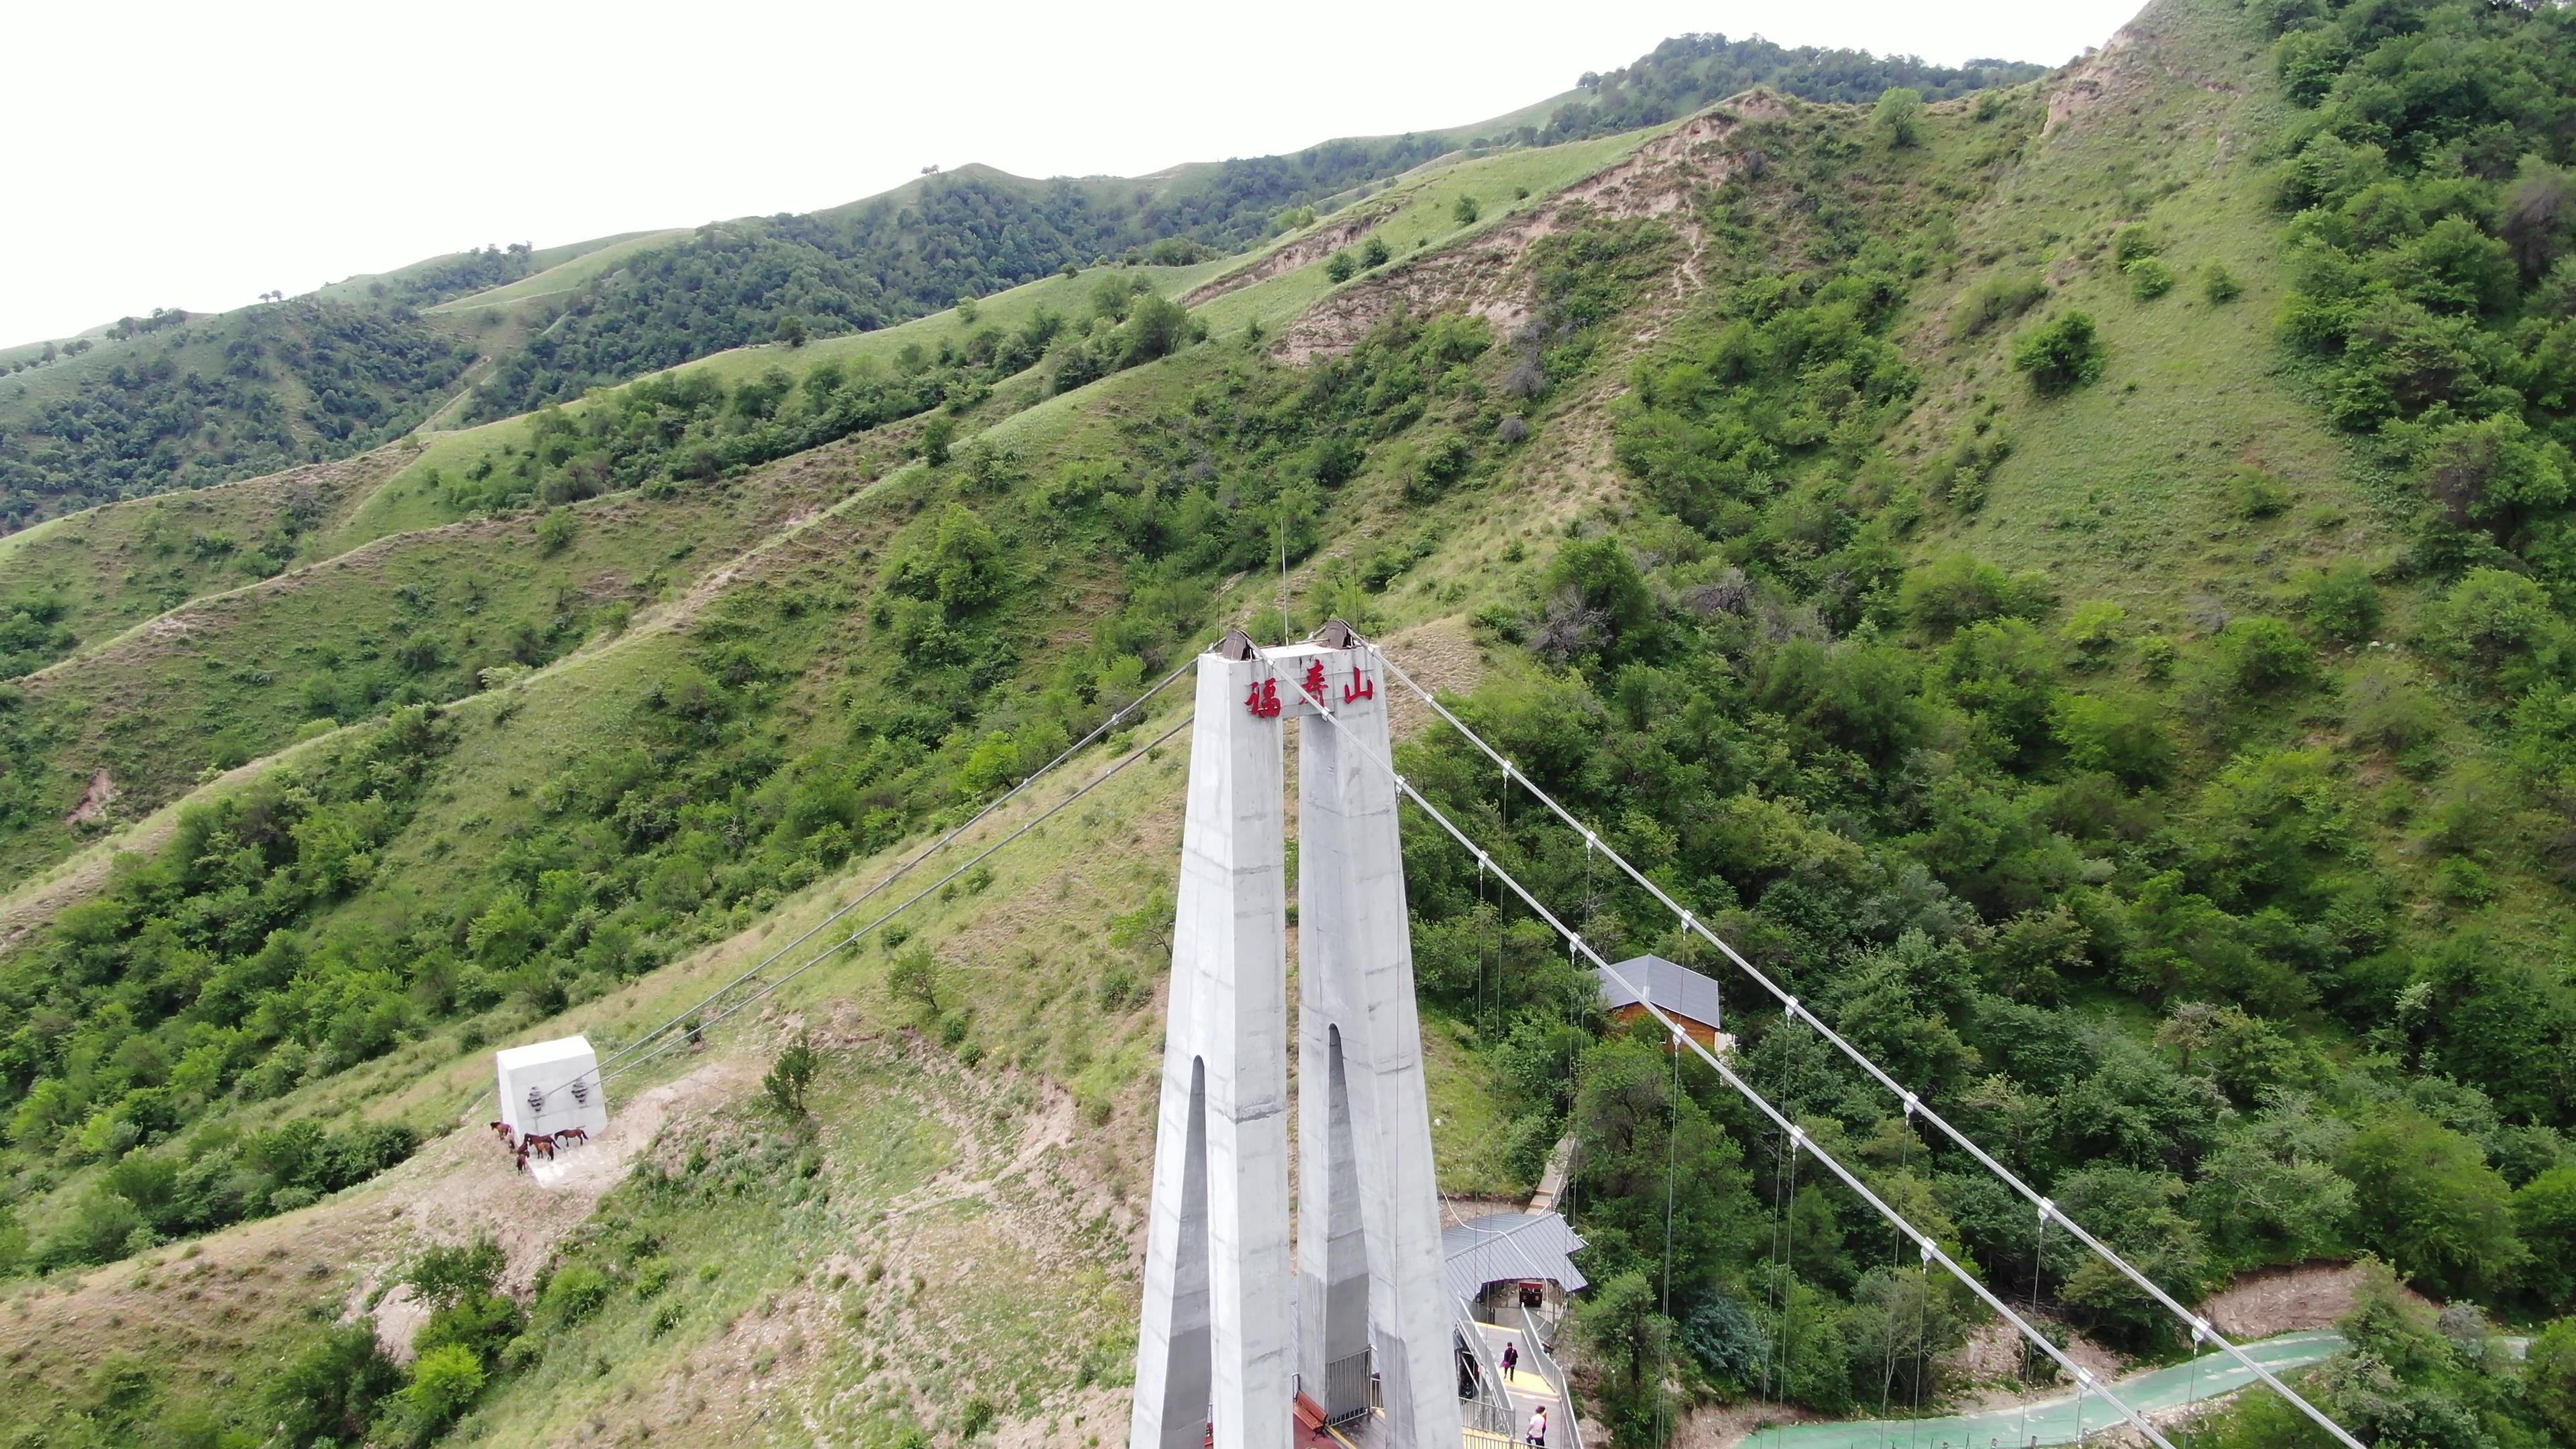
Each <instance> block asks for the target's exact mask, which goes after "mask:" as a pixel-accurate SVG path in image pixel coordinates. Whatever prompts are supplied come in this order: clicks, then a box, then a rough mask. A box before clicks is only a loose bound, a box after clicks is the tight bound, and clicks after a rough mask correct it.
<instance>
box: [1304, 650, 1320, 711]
mask: <svg viewBox="0 0 2576 1449" xmlns="http://www.w3.org/2000/svg"><path fill="white" fill-rule="evenodd" d="M1306 697H1307V698H1308V699H1311V700H1313V701H1314V702H1315V703H1317V704H1322V703H1323V702H1324V661H1323V660H1321V659H1309V660H1307V661H1306Z"/></svg>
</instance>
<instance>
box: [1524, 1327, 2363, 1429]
mask: <svg viewBox="0 0 2576 1449" xmlns="http://www.w3.org/2000/svg"><path fill="white" fill-rule="evenodd" d="M2343 1346H2344V1340H2343V1335H2342V1334H2339V1333H2327V1332H2317V1333H2285V1334H2282V1335H2281V1336H2279V1337H2278V1338H2267V1339H2264V1340H2262V1341H2260V1342H2258V1343H2248V1344H2241V1345H2239V1347H2241V1348H2243V1349H2244V1350H2245V1352H2246V1353H2247V1354H2248V1355H2249V1356H2251V1357H2252V1358H2253V1359H2254V1361H2255V1362H2256V1363H2259V1364H2261V1365H2263V1366H2264V1367H2265V1368H2267V1369H2270V1370H2271V1371H2272V1372H2274V1373H2276V1374H2277V1373H2285V1372H2287V1371H2289V1370H2291V1369H2295V1368H2306V1367H2307V1366H2308V1365H2310V1364H2313V1363H2321V1362H2323V1361H2324V1360H2326V1359H2327V1358H2329V1357H2331V1356H2333V1355H2334V1354H2335V1353H2336V1352H2337V1351H2339V1350H2341V1349H2342V1348H2343ZM2257 1382H2259V1380H2257V1379H2256V1378H2255V1377H2254V1374H2253V1371H2252V1370H2250V1369H2248V1368H2246V1367H2245V1366H2244V1365H2242V1364H2239V1363H2238V1362H2236V1361H2235V1360H2234V1359H2232V1358H2229V1357H2228V1356H2227V1355H2225V1354H2223V1353H2212V1354H2204V1355H2202V1356H2201V1357H2199V1358H2196V1359H2193V1360H2191V1361H2190V1362H2188V1363H2178V1364H2174V1365H2172V1366H2171V1367H2168V1368H2160V1369H2149V1370H2147V1371H2146V1372H2144V1373H2136V1374H2131V1375H2129V1376H2128V1377H2127V1378H2124V1379H2120V1380H2117V1381H2116V1382H2114V1383H2113V1384H2112V1385H2111V1391H2112V1392H2113V1393H2115V1394H2118V1395H2119V1396H2120V1402H2122V1403H2124V1404H2127V1405H2128V1406H2129V1407H2130V1408H2132V1409H2135V1410H2137V1411H2138V1412H2139V1413H2141V1414H2144V1415H2147V1416H2149V1417H2150V1418H2152V1417H2154V1416H2156V1415H2158V1414H2164V1413H2168V1412H2171V1411H2173V1410H2176V1409H2189V1408H2191V1407H2193V1406H2195V1405H2198V1404H2205V1403H2208V1402H2209V1401H2210V1400H2212V1399H2217V1398H2223V1397H2225V1396H2227V1395H2228V1394H2232V1393H2234V1392H2236V1391H2237V1390H2239V1389H2242V1388H2244V1387H2246V1386H2247V1385H2248V1384H2253V1383H2257ZM2264 1392H2266V1393H2268V1392H2270V1390H2268V1389H2267V1390H2265V1391H2264ZM2076 1399H2077V1396H2076V1395H2074V1394H2065V1395H2061V1396H2059V1397H2057V1398H2052V1399H2043V1400H2040V1401H2038V1402H2036V1403H2031V1404H2015V1405H2013V1406H2012V1407H2010V1408H2003V1409H1989V1410H1986V1411H1985V1412H1982V1413H1976V1414H1950V1415H1945V1416H1943V1417H1940V1418H1933V1419H1867V1420H1861V1421H1857V1422H1848V1423H1839V1424H1790V1425H1783V1426H1781V1427H1779V1428H1774V1429H1764V1430H1762V1431H1761V1432H1759V1433H1757V1434H1754V1435H1752V1436H1750V1437H1748V1438H1747V1439H1745V1441H1744V1449H2031V1446H2033V1445H2040V1446H2046V1445H2052V1444H2074V1443H2079V1442H2081V1441H2083V1440H2085V1439H2091V1438H2096V1437H2099V1436H2100V1435H2101V1434H2102V1433H2103V1432H2104V1431H2106V1430H2109V1429H2112V1428H2115V1427H2120V1426H2123V1425H2124V1424H2125V1423H2126V1421H2125V1420H2123V1419H2122V1418H2121V1417H2120V1415H2119V1412H2118V1411H2117V1410H2115V1409H2113V1408H2112V1407H2111V1406H2110V1405H2109V1404H2107V1403H2104V1402H2103V1401H2102V1396H2101V1395H2099V1394H2087V1395H2084V1396H2083V1403H2082V1405H2081V1406H2080V1408H2079V1406H2078V1404H2077V1402H2076ZM1548 1417H1550V1418H1554V1417H1555V1414H1554V1413H1553V1412H1551V1413H1550V1414H1549V1415H1548Z"/></svg>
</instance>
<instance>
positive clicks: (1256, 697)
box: [1243, 679, 1279, 719]
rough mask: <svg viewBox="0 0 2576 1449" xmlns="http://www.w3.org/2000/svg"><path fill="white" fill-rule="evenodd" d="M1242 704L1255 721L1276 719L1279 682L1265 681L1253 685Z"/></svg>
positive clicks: (1274, 680)
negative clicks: (1249, 711)
mask: <svg viewBox="0 0 2576 1449" xmlns="http://www.w3.org/2000/svg"><path fill="white" fill-rule="evenodd" d="M1243 703H1244V707H1245V708H1247V709H1249V710H1251V711H1252V715H1253V718H1255V719H1277V718H1278V717H1279V681H1278V680H1276V679H1265V680H1262V681H1261V682H1259V683H1257V684H1255V685H1253V686H1252V693H1251V695H1250V696H1249V697H1248V698H1246V699H1245V700H1244V701H1243Z"/></svg>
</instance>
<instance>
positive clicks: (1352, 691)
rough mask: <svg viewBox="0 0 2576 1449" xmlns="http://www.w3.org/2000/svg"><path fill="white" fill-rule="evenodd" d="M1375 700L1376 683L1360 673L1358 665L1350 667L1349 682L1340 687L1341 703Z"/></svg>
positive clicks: (1354, 663)
mask: <svg viewBox="0 0 2576 1449" xmlns="http://www.w3.org/2000/svg"><path fill="white" fill-rule="evenodd" d="M1375 698H1377V681H1376V680H1374V679H1371V678H1369V677H1368V676H1367V675H1365V674H1362V673H1361V672H1360V666H1359V664H1358V663H1357V662H1356V661H1354V662H1353V663H1352V665H1351V682H1350V683H1348V684H1345V685H1343V686H1342V703H1344V704H1350V703H1353V702H1355V701H1357V700H1363V699H1375Z"/></svg>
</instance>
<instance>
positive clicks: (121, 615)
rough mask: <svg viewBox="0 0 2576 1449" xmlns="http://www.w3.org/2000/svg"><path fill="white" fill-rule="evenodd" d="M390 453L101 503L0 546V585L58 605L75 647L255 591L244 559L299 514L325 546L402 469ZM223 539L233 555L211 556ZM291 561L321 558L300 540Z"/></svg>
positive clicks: (308, 543) (1, 542)
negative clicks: (169, 612)
mask: <svg viewBox="0 0 2576 1449" xmlns="http://www.w3.org/2000/svg"><path fill="white" fill-rule="evenodd" d="M400 461H401V460H400V457H399V455H397V454H396V453H395V452H394V450H392V449H387V448H379V449H377V450H376V451H374V452H372V453H362V454H360V455H358V456H357V457H354V458H344V459H341V460H339V461H337V462H332V463H314V464H309V465H307V466H305V467H301V468H290V469H288V470H287V471H285V472H283V473H273V474H270V475H268V476H267V477H264V478H248V479H244V480H242V481H241V482H238V483H224V484H218V485H216V486H215V487H212V488H199V489H194V490H191V491H189V492H185V493H171V494H164V495H160V496H157V497H153V498H141V499H133V500H130V501H127V502H122V503H110V504H104V505H102V506H100V507H97V508H91V509H84V510H83V511H81V512H79V513H74V514H67V515H65V516H63V517H61V518H56V519H51V520H49V521H47V522H44V523H40V524H38V525H36V526H35V527H33V528H28V529H22V530H20V531H19V532H17V533H13V534H10V535H8V536H7V537H5V538H0V578H5V579H6V580H7V588H8V591H9V592H10V593H11V594H12V595H16V596H29V595H38V596H47V597H51V598H55V599H59V600H60V601H61V602H62V603H63V605H64V606H65V613H64V616H63V623H64V625H65V626H66V627H68V628H70V629H71V630H72V632H73V633H74V634H75V635H76V636H78V640H79V643H78V644H77V645H75V648H79V647H86V646H94V645H97V644H100V643H103V642H105V641H106V640H107V639H108V638H110V637H111V636H113V635H114V634H116V633H117V632H118V631H119V630H121V629H123V628H125V627H126V626H128V625H131V624H135V623H138V622H140V621H142V620H144V619H147V618H150V617H151V616H152V615H154V614H157V613H160V612H161V611H162V610H165V609H174V608H177V607H179V606H180V605H182V604H185V603H187V602H188V601H189V600H191V599H194V598H198V597H201V596H203V595H207V594H213V593H220V592H223V591H226V590H229V589H233V588H237V587H241V586H244V585H247V584H251V583H254V582H256V581H257V575H256V573H255V572H254V571H253V567H252V565H251V564H250V563H248V562H247V561H246V559H245V555H246V554H248V553H250V552H251V551H252V550H253V549H254V547H255V546H256V545H257V544H258V543H259V542H260V541H261V540H263V539H267V538H271V537H274V536H276V535H278V534H279V533H280V532H281V530H284V529H286V528H287V527H288V526H289V521H290V511H291V510H294V509H305V510H308V516H309V518H310V520H311V521H310V523H309V524H308V525H307V526H306V528H305V533H306V534H308V535H320V536H327V535H329V534H330V533H331V532H333V531H334V530H336V529H337V527H338V526H339V525H340V524H341V523H342V522H343V521H345V520H346V519H347V518H348V516H349V515H350V514H351V513H353V512H355V511H356V510H357V508H358V506H359V505H360V504H361V503H363V502H364V501H365V500H366V498H367V497H368V495H369V494H371V493H373V492H374V491H375V490H376V488H377V487H378V486H380V485H381V484H382V483H383V482H384V481H385V479H386V478H388V477H390V476H392V474H393V472H394V470H395V469H396V468H397V467H399V466H400ZM224 538H230V539H232V540H234V542H235V544H236V545H237V546H235V547H232V548H221V547H219V546H218V545H219V544H220V541H221V540H222V539H224ZM298 544H299V546H300V555H299V556H300V557H301V558H303V559H306V560H314V559H318V558H319V557H320V554H319V553H318V552H317V551H316V550H314V549H313V548H312V547H311V541H310V539H309V538H300V539H299V540H298Z"/></svg>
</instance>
